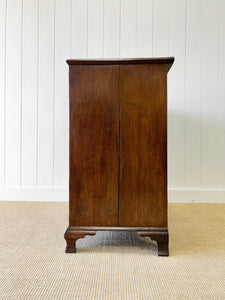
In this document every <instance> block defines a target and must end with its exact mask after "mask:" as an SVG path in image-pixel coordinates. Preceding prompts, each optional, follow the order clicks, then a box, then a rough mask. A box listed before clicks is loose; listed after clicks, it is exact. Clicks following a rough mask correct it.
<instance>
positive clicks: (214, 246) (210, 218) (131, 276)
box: [0, 202, 225, 300]
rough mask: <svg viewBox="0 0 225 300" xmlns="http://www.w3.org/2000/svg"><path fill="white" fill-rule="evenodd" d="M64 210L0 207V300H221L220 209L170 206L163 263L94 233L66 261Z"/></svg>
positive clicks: (131, 237) (149, 250) (223, 213)
mask: <svg viewBox="0 0 225 300" xmlns="http://www.w3.org/2000/svg"><path fill="white" fill-rule="evenodd" d="M67 225H68V203H63V202H61V203H53V202H0V237H1V238H0V287H1V288H0V299H1V300H2V299H10V300H11V299H13V300H14V299H16V300H17V299H23V300H24V299H88V300H89V299H99V300H101V299H121V300H126V299H142V300H144V299H182V300H183V299H210V300H211V299H212V300H214V299H215V300H219V299H223V300H224V299H225V204H170V205H169V233H170V256H169V257H158V256H157V246H156V243H155V242H154V241H151V240H150V239H149V238H140V237H138V236H137V235H136V234H135V233H129V232H128V233H123V232H117V233H114V232H105V233H104V232H98V233H97V234H96V236H93V237H91V236H86V237H85V238H84V239H80V240H78V241H77V253H76V254H66V253H65V252H64V251H65V241H64V239H63V234H64V231H65V229H66V227H67Z"/></svg>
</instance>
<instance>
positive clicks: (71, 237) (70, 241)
mask: <svg viewBox="0 0 225 300" xmlns="http://www.w3.org/2000/svg"><path fill="white" fill-rule="evenodd" d="M95 234H96V231H91V230H89V231H87V230H84V231H81V230H74V229H73V227H71V226H69V227H68V228H67V230H66V232H65V234H64V238H65V240H66V243H67V246H66V250H65V252H66V253H76V241H77V240H78V239H81V238H84V237H85V236H86V235H95Z"/></svg>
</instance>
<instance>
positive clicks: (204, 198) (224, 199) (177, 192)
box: [0, 187, 225, 203]
mask: <svg viewBox="0 0 225 300" xmlns="http://www.w3.org/2000/svg"><path fill="white" fill-rule="evenodd" d="M168 199H169V203H225V189H176V188H173V189H172V188H170V189H169V192H168ZM68 200H69V191H68V188H65V187H52V188H51V187H38V188H24V187H22V188H18V187H16V188H13V187H12V188H0V201H43V202H44V201H57V202H67V201H68Z"/></svg>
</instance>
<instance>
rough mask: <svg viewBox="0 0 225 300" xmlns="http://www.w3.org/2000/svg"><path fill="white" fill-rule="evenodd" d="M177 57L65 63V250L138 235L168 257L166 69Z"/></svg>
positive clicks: (68, 250)
mask: <svg viewBox="0 0 225 300" xmlns="http://www.w3.org/2000/svg"><path fill="white" fill-rule="evenodd" d="M173 61H174V58H154V59H147V58H145V59H125V60H121V59H116V60H68V61H67V62H68V64H69V65H70V211H69V227H68V228H67V230H66V232H65V236H64V237H65V239H66V242H67V248H66V252H68V253H74V252H76V245H75V243H76V240H77V239H79V238H82V237H84V236H85V235H87V234H90V235H94V234H95V233H96V232H97V231H98V230H123V231H136V232H137V233H138V234H139V235H140V236H149V237H151V238H152V239H153V240H156V241H157V243H158V255H162V256H167V255H168V242H169V240H168V228H167V155H166V154H167V102H166V93H167V91H166V90H167V71H168V70H169V68H170V67H171V65H172V63H173Z"/></svg>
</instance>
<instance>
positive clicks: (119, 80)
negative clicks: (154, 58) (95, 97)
mask: <svg viewBox="0 0 225 300" xmlns="http://www.w3.org/2000/svg"><path fill="white" fill-rule="evenodd" d="M118 88H119V93H118V98H119V99H118V122H119V123H118V199H117V201H118V203H117V209H118V211H117V226H119V205H120V65H119V85H118Z"/></svg>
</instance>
